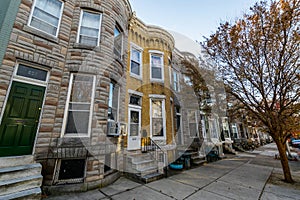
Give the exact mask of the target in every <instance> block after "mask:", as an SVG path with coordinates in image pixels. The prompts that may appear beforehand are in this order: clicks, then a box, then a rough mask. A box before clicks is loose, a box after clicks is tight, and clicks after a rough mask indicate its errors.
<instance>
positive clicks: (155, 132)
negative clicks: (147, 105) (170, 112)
mask: <svg viewBox="0 0 300 200" xmlns="http://www.w3.org/2000/svg"><path fill="white" fill-rule="evenodd" d="M164 107H165V104H164V100H161V99H152V100H151V124H152V127H151V128H152V129H151V131H152V136H153V137H164V136H165V117H164Z"/></svg>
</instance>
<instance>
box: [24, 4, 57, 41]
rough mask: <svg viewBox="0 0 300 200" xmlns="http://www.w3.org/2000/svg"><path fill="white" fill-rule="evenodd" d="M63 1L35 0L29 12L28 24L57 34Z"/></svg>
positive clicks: (48, 32)
mask: <svg viewBox="0 0 300 200" xmlns="http://www.w3.org/2000/svg"><path fill="white" fill-rule="evenodd" d="M62 9H63V3H62V2H61V1H59V0H36V1H35V2H34V5H33V9H32V12H31V16H30V20H29V26H31V27H34V28H36V29H39V30H41V31H43V32H45V33H47V34H50V35H53V36H55V37H56V36H57V34H58V29H59V24H60V20H61V15H62Z"/></svg>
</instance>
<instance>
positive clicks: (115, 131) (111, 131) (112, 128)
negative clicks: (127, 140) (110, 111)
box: [107, 120, 120, 136]
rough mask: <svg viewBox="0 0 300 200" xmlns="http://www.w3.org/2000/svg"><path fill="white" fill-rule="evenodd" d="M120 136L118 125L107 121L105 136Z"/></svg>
mask: <svg viewBox="0 0 300 200" xmlns="http://www.w3.org/2000/svg"><path fill="white" fill-rule="evenodd" d="M119 135H120V123H119V122H116V121H113V120H108V121H107V136H119Z"/></svg>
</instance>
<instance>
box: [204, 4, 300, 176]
mask: <svg viewBox="0 0 300 200" xmlns="http://www.w3.org/2000/svg"><path fill="white" fill-rule="evenodd" d="M299 25H300V0H280V1H271V2H269V3H267V2H259V3H256V4H255V5H254V6H253V7H252V8H250V13H248V14H244V16H243V17H242V19H239V20H237V21H236V22H235V23H234V24H230V23H229V22H226V23H222V24H220V27H219V28H218V30H217V31H216V33H214V34H213V35H211V36H210V37H209V38H207V40H206V42H205V43H204V48H205V49H206V50H207V52H208V54H209V55H211V56H212V58H213V59H214V60H215V61H216V62H217V64H218V66H219V67H220V71H221V74H222V76H223V78H224V81H225V83H226V85H228V86H229V87H227V88H226V89H227V92H229V93H230V94H232V95H233V96H234V97H235V98H236V99H237V100H239V101H240V102H241V103H242V104H243V105H244V107H245V108H246V109H247V111H249V112H250V113H252V114H253V115H254V116H255V117H256V118H257V119H259V120H260V122H261V123H262V124H263V125H264V126H265V127H266V128H267V130H268V132H269V134H270V135H271V136H272V138H273V140H274V141H275V143H276V145H277V147H278V151H279V154H280V157H281V164H282V168H283V173H284V178H285V181H287V182H293V179H292V176H291V172H290V168H289V164H288V159H287V155H286V146H285V142H286V140H287V138H288V136H289V134H290V133H291V132H292V131H293V130H295V129H299V124H298V123H297V122H298V121H299V120H295V119H297V117H296V116H298V114H299V108H300V106H299V95H300V87H299V86H300V80H299V64H300V62H299V56H300V51H299V44H300V35H299V34H300V26H299Z"/></svg>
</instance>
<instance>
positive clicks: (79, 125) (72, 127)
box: [65, 73, 95, 136]
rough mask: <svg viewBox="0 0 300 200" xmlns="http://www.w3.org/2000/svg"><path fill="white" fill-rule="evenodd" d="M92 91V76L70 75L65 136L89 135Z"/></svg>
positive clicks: (93, 80)
mask: <svg viewBox="0 0 300 200" xmlns="http://www.w3.org/2000/svg"><path fill="white" fill-rule="evenodd" d="M94 89H95V77H94V76H89V75H80V74H73V73H72V74H71V79H70V88H69V94H68V95H69V96H68V100H67V101H68V104H67V108H66V111H67V112H66V126H65V134H66V135H71V134H72V135H74V134H75V135H82V136H88V135H89V132H90V127H91V114H92V108H93V105H92V102H93V98H94V92H93V91H94Z"/></svg>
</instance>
